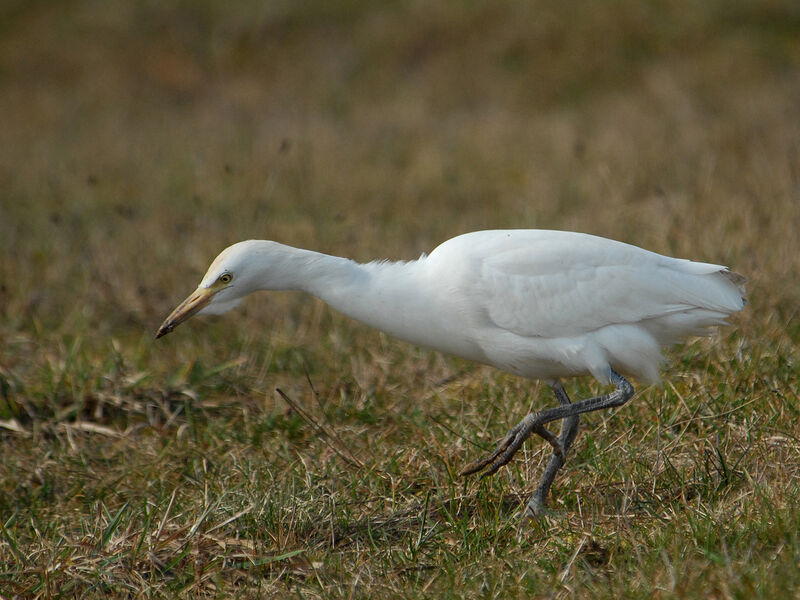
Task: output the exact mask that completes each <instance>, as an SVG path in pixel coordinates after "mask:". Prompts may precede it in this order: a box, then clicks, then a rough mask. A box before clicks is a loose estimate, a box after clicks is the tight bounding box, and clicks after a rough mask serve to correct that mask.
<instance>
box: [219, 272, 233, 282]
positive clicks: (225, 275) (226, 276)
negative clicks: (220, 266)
mask: <svg viewBox="0 0 800 600" xmlns="http://www.w3.org/2000/svg"><path fill="white" fill-rule="evenodd" d="M231 279H233V276H232V275H231V274H230V273H223V274H222V275H220V276H219V280H220V281H221V282H222V283H230V281H231Z"/></svg>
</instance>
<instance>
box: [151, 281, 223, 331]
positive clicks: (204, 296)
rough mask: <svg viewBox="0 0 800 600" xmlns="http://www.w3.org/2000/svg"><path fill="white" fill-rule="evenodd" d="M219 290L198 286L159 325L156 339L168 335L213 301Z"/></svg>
mask: <svg viewBox="0 0 800 600" xmlns="http://www.w3.org/2000/svg"><path fill="white" fill-rule="evenodd" d="M217 291H218V290H213V289H211V288H197V289H196V290H195V291H194V292H193V293H192V294H191V295H190V296H189V297H188V298H186V300H184V301H183V302H181V303H180V304H179V305H178V306H177V308H176V309H175V310H173V311H172V312H171V313H170V314H169V316H168V317H167V318H166V319H164V322H163V323H162V324H161V327H159V328H158V331H157V332H156V339H158V338H160V337H161V336H163V335H167V334H168V333H169V332H170V331H172V330H173V329H175V328H176V327H177V326H178V325H180V324H181V323H183V322H184V321H185V320H186V319H188V318H189V317H191V316H192V315H193V314H195V313H196V312H197V311H199V310H200V309H202V308H203V307H204V306H206V305H207V304H208V303H209V302H211V298H212V297H213V296H214V294H216V293H217Z"/></svg>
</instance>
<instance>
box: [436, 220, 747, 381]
mask: <svg viewBox="0 0 800 600" xmlns="http://www.w3.org/2000/svg"><path fill="white" fill-rule="evenodd" d="M426 260H427V261H428V263H429V268H430V270H431V271H432V272H433V279H434V280H435V281H437V282H439V283H440V285H441V287H443V288H445V289H446V297H445V298H443V302H446V303H450V304H456V305H457V306H455V307H453V308H451V310H456V311H458V312H459V313H460V314H459V317H460V318H461V319H462V322H463V323H464V327H466V328H470V329H471V330H472V331H473V332H474V335H475V337H476V340H477V343H478V344H479V345H480V346H481V348H482V349H483V351H484V353H485V354H486V355H487V357H488V360H487V362H489V363H490V364H494V365H495V366H498V367H500V368H503V369H505V370H508V371H511V372H514V373H518V374H521V375H526V376H529V377H544V378H552V377H559V376H564V375H572V374H580V373H582V372H583V373H585V372H587V371H588V372H591V373H592V374H594V375H595V376H596V377H598V378H599V379H603V378H604V377H603V373H605V372H607V370H608V366H612V367H614V368H616V369H618V370H621V371H623V372H628V373H630V374H632V375H634V376H636V377H639V378H641V379H644V380H653V379H655V378H656V377H657V371H658V365H659V362H660V360H661V352H660V347H661V346H662V345H666V344H672V343H675V342H678V341H680V340H682V339H684V338H685V337H687V336H689V335H702V334H704V333H706V332H707V331H708V329H709V328H710V327H712V326H714V325H720V324H722V323H724V322H725V318H726V317H727V316H728V315H730V314H731V313H733V312H736V311H739V310H741V309H742V308H743V306H744V303H745V300H744V297H743V289H742V282H743V278H741V277H740V276H738V275H737V274H735V273H732V272H731V271H729V270H728V269H726V268H725V267H723V266H720V265H714V264H708V263H699V262H693V261H689V260H683V259H675V258H670V257H667V256H662V255H660V254H656V253H654V252H650V251H647V250H643V249H641V248H638V247H636V246H631V245H629V244H624V243H621V242H616V241H613V240H608V239H605V238H600V237H596V236H591V235H587V234H580V233H572V232H563V231H546V230H498V231H480V232H474V233H469V234H465V235H462V236H458V237H456V238H453V239H451V240H448V241H447V242H445V243H444V244H442V245H440V246H439V247H438V248H436V249H435V250H434V251H433V252H432V253H431V254H430V256H429V257H428V258H427V259H426Z"/></svg>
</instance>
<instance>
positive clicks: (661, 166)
mask: <svg viewBox="0 0 800 600" xmlns="http://www.w3.org/2000/svg"><path fill="white" fill-rule="evenodd" d="M798 106H800V10H798V6H797V5H796V3H794V2H791V1H789V0H784V1H781V0H771V1H764V2H744V1H742V2H739V1H734V2H731V1H724V2H723V1H722V0H711V1H709V2H703V3H689V2H681V1H679V0H664V1H660V2H650V3H641V2H638V1H633V0H619V1H614V2H608V3H596V2H589V1H586V0H578V1H576V2H570V3H563V4H557V3H555V4H552V3H550V4H548V3H541V2H538V3H537V2H534V3H518V2H505V1H499V2H493V3H481V2H470V3H455V2H408V3H401V2H364V1H359V0H349V1H346V0H342V1H337V2H322V1H319V2H317V1H314V0H306V1H301V2H255V1H243V2H239V3H222V2H218V3H217V2H212V1H210V0H201V1H192V2H189V1H188V0H184V1H172V2H148V1H140V2H126V1H124V0H109V1H107V2H102V3H99V2H89V1H88V0H73V1H70V2H55V1H46V0H40V1H38V2H33V1H29V0H10V1H7V2H6V3H4V4H3V5H2V7H0V114H1V115H2V119H1V120H2V126H1V127H0V342H1V343H0V596H2V597H15V596H17V597H25V598H51V597H52V598H54V597H76V596H80V597H165V596H166V597H172V596H181V597H215V596H216V597H220V598H222V597H225V598H227V597H239V598H257V597H270V596H273V597H297V598H367V597H381V598H423V597H425V598H427V597H435V598H458V597H481V598H487V597H492V598H511V599H513V598H571V597H575V598H584V597H592V598H599V599H602V598H625V597H632V598H641V597H644V596H647V597H653V598H675V597H697V598H706V597H711V598H771V599H774V598H784V597H790V596H797V594H798V593H800V592H798V590H800V534H799V533H798V531H800V517H798V515H799V514H800V511H799V510H798V508H800V506H799V505H800V479H799V477H800V425H799V424H798V423H799V422H800V419H798V411H799V410H800V405H798V402H797V394H798V374H800V365H799V364H798V351H797V344H798V342H799V341H800V320H798V312H797V310H798V309H797V307H798V306H800V284H798V279H797V273H798V272H800V236H798V235H797V232H798V231H800V158H799V157H800V110H798ZM494 227H539V228H555V229H570V230H578V231H584V232H588V233H594V234H598V235H602V236H605V237H610V238H615V239H620V240H623V241H626V242H630V243H634V244H637V245H640V246H643V247H646V248H648V249H651V250H654V251H657V252H662V253H665V254H670V255H674V256H680V257H686V258H693V259H697V260H703V261H708V262H715V263H720V264H726V265H730V266H731V267H732V268H734V269H735V270H737V271H738V272H740V273H742V274H743V275H744V276H746V277H747V279H748V284H747V286H748V291H749V299H750V304H749V306H748V307H747V308H746V310H745V311H744V312H743V313H741V314H739V315H736V316H735V317H734V318H733V319H732V324H731V326H730V327H727V328H724V329H722V330H721V331H720V332H719V333H718V334H717V335H716V336H715V337H712V338H709V339H700V340H690V341H689V342H687V343H686V344H683V345H680V346H678V347H676V348H673V349H671V350H670V351H668V353H667V357H668V362H667V364H666V366H665V368H664V371H663V381H662V384H661V385H660V386H650V387H644V386H641V385H638V386H637V394H636V396H635V397H634V399H633V400H632V401H631V402H630V403H629V404H628V405H626V406H624V407H623V408H621V409H619V410H618V411H615V412H613V413H612V412H609V413H607V414H594V415H591V416H589V417H587V418H585V420H584V425H583V429H582V431H581V433H580V435H579V437H578V439H577V441H576V443H575V446H574V450H573V451H572V452H571V455H570V458H569V461H568V463H567V465H566V467H565V469H564V470H563V471H562V473H561V475H560V476H559V477H558V478H557V480H556V483H555V485H554V498H553V501H552V513H551V514H550V516H549V517H547V518H546V519H543V520H542V521H541V522H538V523H533V524H530V525H525V526H522V527H521V526H520V524H519V522H518V521H517V520H516V515H517V513H518V511H519V509H520V507H521V505H523V504H524V502H525V500H526V498H527V496H528V495H529V494H530V493H531V492H532V490H533V488H534V487H535V483H536V481H537V479H538V476H539V474H540V473H541V471H542V469H543V467H544V464H545V461H546V460H547V456H548V454H549V451H548V447H547V446H546V444H543V443H542V442H541V440H538V439H537V440H531V441H530V442H528V443H527V444H526V445H525V449H524V452H521V453H520V454H519V455H518V456H517V457H516V458H515V460H514V461H513V462H512V463H511V464H510V465H508V466H507V467H506V468H504V469H503V470H502V471H500V472H499V473H498V474H497V475H496V476H494V477H493V478H490V479H487V480H479V479H477V478H467V479H463V478H460V477H459V476H458V472H459V470H460V469H461V468H462V467H463V466H464V465H466V464H467V463H469V462H471V461H472V460H475V459H476V458H478V457H479V456H481V455H482V453H483V452H484V451H485V450H486V449H488V448H490V447H492V445H493V444H494V442H495V440H497V439H498V438H499V437H501V436H502V435H503V434H504V433H505V432H506V430H507V429H508V428H509V427H510V426H511V425H513V424H514V423H516V422H517V420H519V419H520V418H521V417H522V416H523V415H524V414H526V413H527V412H528V411H529V410H530V408H531V407H544V406H549V405H552V404H553V403H554V402H555V400H554V398H553V397H552V394H551V392H550V391H549V389H548V388H547V386H546V385H543V384H540V383H536V382H529V381H524V380H521V379H519V378H516V377H513V376H510V375H504V374H502V373H499V372H497V371H495V370H492V369H489V368H487V367H480V366H476V365H473V364H471V363H467V362H464V361H459V360H455V359H451V358H447V357H443V356H441V355H439V354H436V353H433V352H429V351H426V350H422V349H419V348H416V347H413V346H410V345H407V344H404V343H402V342H398V341H396V340H393V339H391V338H389V337H387V336H385V335H382V334H380V333H378V332H375V331H372V330H369V329H368V328H366V327H363V326H361V325H358V324H356V323H353V322H351V321H350V320H348V319H346V318H345V317H342V316H341V315H338V314H336V313H334V312H333V311H331V310H330V309H329V308H327V307H325V306H324V305H322V304H321V303H320V302H318V301H316V300H313V299H310V298H307V297H303V296H301V295H299V294H288V293H280V294H278V293H274V294H270V295H266V294H262V295H260V296H255V297H253V298H250V299H249V300H248V301H247V302H246V303H245V305H244V306H243V307H242V308H241V309H239V310H238V311H236V312H235V313H231V314H228V315H225V316H223V317H219V318H208V319H199V318H196V319H193V320H191V321H190V322H188V323H186V324H184V325H182V326H181V327H180V328H179V329H178V330H176V331H175V332H174V333H173V334H171V335H170V336H167V337H165V338H163V339H161V340H158V341H155V340H154V334H155V331H156V329H157V327H158V325H159V324H160V322H161V320H162V319H163V318H164V317H165V316H166V314H167V313H168V312H169V311H170V310H171V309H172V308H173V307H174V306H175V305H176V304H177V303H178V302H179V301H180V300H182V299H183V298H184V297H185V296H186V295H187V294H188V293H189V292H190V291H192V290H193V289H194V286H195V285H196V284H197V282H198V281H199V280H200V277H201V276H202V274H203V272H204V270H205V267H206V266H207V264H208V263H209V262H210V260H211V259H212V258H213V257H214V256H215V255H216V253H217V252H218V251H219V250H220V249H222V248H223V247H225V246H227V245H228V244H230V243H232V242H235V241H238V240H240V239H247V238H268V239H274V240H277V241H280V242H283V243H287V244H291V245H296V246H302V247H308V248H313V249H316V250H320V251H324V252H329V253H334V254H339V255H346V256H350V257H353V258H356V259H359V260H369V259H373V258H393V259H400V258H414V257H416V256H418V255H419V254H420V253H422V252H425V251H429V250H431V249H432V248H433V247H434V246H436V245H437V244H438V243H439V242H441V241H443V240H445V239H447V238H449V237H452V236H454V235H457V234H459V233H463V232H466V231H470V230H476V229H485V228H494ZM565 384H566V387H567V390H568V391H569V392H570V393H571V394H572V396H573V397H577V398H580V397H586V396H588V395H590V394H594V393H598V392H601V391H604V390H602V389H601V388H600V387H599V386H598V385H597V384H596V383H594V382H593V381H591V380H590V379H589V378H581V379H575V380H570V381H568V382H565Z"/></svg>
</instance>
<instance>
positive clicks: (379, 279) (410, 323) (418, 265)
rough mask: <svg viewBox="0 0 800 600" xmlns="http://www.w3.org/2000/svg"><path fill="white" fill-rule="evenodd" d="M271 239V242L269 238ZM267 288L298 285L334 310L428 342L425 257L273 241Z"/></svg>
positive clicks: (397, 334) (429, 325)
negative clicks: (354, 254) (335, 251)
mask: <svg viewBox="0 0 800 600" xmlns="http://www.w3.org/2000/svg"><path fill="white" fill-rule="evenodd" d="M273 244H275V243H274V242H273ZM269 269H270V276H269V278H268V280H269V282H270V285H269V289H273V290H274V289H280V290H302V291H305V292H308V293H309V294H312V295H314V296H316V297H317V298H319V299H321V300H323V301H324V302H326V303H327V304H329V305H330V306H331V307H333V308H334V309H336V310H337V311H339V312H341V313H343V314H345V315H347V316H349V317H351V318H353V319H356V320H357V321H360V322H362V323H364V324H366V325H370V326H372V327H375V328H377V329H380V330H382V331H385V332H386V333H389V334H390V335H394V336H395V337H398V338H400V339H404V340H407V341H410V342H412V343H417V344H420V345H426V346H431V345H432V341H431V340H429V339H427V338H428V337H429V336H430V335H431V331H432V328H433V327H434V326H435V324H434V323H429V322H428V320H430V318H431V316H430V315H431V312H430V307H431V303H432V302H433V301H434V298H433V296H434V294H433V292H432V290H431V288H430V286H429V285H428V278H427V276H426V269H425V259H424V258H423V259H420V260H415V261H408V262H391V261H381V262H370V263H358V262H355V261H353V260H350V259H347V258H340V257H338V256H330V255H327V254H322V253H319V252H313V251H311V250H303V249H299V248H292V247H290V246H283V245H280V244H275V246H272V248H271V249H270V267H269Z"/></svg>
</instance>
